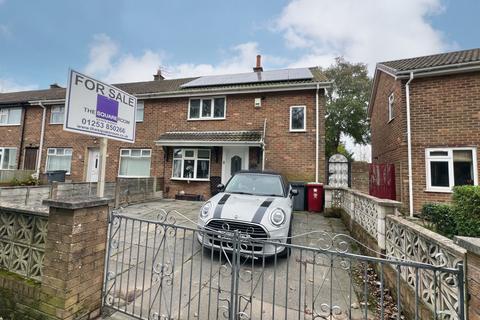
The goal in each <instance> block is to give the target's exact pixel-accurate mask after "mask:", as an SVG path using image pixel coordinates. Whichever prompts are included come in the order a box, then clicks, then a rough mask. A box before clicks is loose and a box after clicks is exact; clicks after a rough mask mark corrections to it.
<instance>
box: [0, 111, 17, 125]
mask: <svg viewBox="0 0 480 320" xmlns="http://www.w3.org/2000/svg"><path fill="white" fill-rule="evenodd" d="M21 118H22V108H18V107H15V108H1V109H0V125H4V126H7V125H19V124H20V122H21Z"/></svg>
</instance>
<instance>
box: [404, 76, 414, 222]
mask: <svg viewBox="0 0 480 320" xmlns="http://www.w3.org/2000/svg"><path fill="white" fill-rule="evenodd" d="M412 80H413V72H410V79H409V80H408V81H407V83H406V84H405V95H406V96H407V152H408V155H407V156H408V207H409V212H410V217H413V176H412V129H411V125H410V82H412Z"/></svg>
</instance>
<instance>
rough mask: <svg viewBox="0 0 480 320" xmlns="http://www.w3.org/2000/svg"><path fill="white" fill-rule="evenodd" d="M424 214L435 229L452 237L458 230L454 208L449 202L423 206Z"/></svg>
mask: <svg viewBox="0 0 480 320" xmlns="http://www.w3.org/2000/svg"><path fill="white" fill-rule="evenodd" d="M422 216H423V218H424V219H426V220H427V221H429V222H431V224H432V225H433V228H432V229H433V230H434V231H436V232H438V233H440V234H442V235H444V236H446V237H449V238H452V237H453V236H454V235H455V234H456V232H457V224H456V220H455V214H454V212H453V209H452V207H451V206H450V205H448V204H436V203H429V204H426V205H424V206H423V208H422Z"/></svg>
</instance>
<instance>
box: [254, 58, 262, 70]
mask: <svg viewBox="0 0 480 320" xmlns="http://www.w3.org/2000/svg"><path fill="white" fill-rule="evenodd" d="M253 71H254V72H262V71H263V67H262V56H261V55H259V54H257V65H256V66H255V67H254V68H253Z"/></svg>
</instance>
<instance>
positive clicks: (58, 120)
mask: <svg viewBox="0 0 480 320" xmlns="http://www.w3.org/2000/svg"><path fill="white" fill-rule="evenodd" d="M64 118H65V106H52V110H51V114H50V124H63V121H64Z"/></svg>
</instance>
